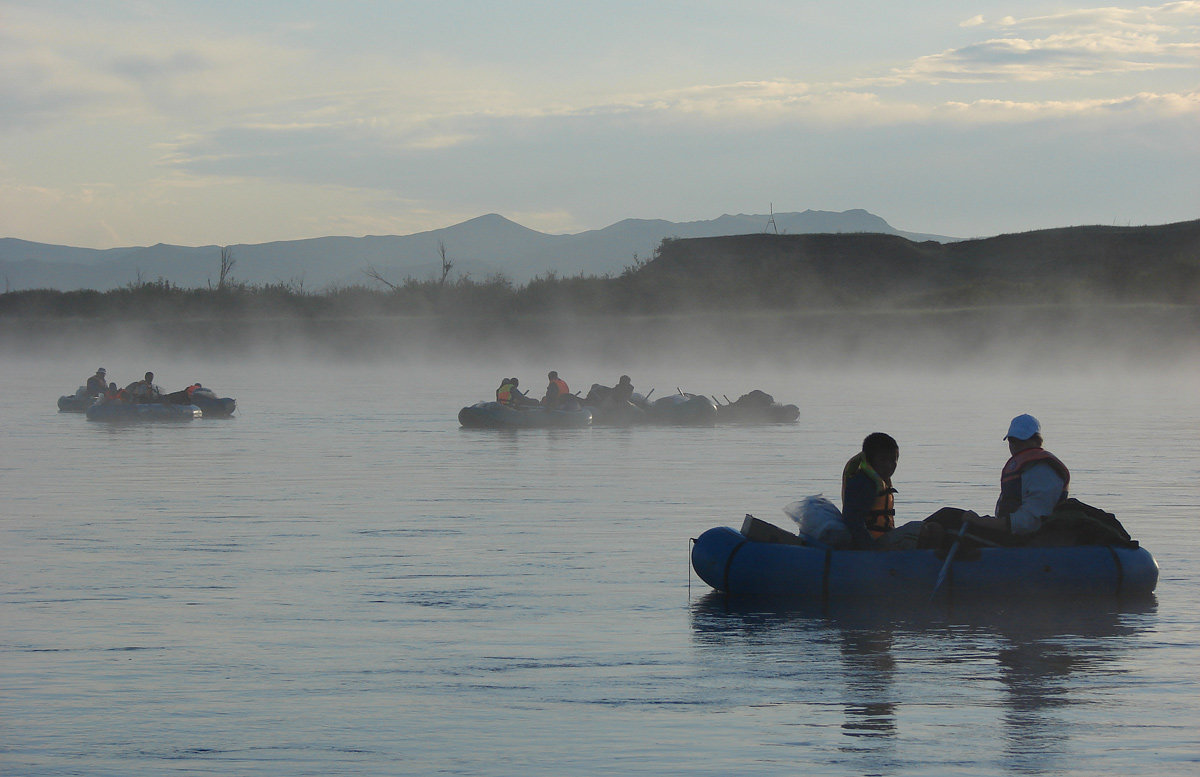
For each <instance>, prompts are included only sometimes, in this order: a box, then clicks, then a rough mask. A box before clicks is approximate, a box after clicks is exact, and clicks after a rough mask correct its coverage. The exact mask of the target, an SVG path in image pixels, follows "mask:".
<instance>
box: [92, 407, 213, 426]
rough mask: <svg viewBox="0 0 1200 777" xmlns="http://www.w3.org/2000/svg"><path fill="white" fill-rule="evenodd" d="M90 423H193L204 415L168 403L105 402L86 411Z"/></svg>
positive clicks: (197, 411) (198, 409) (195, 408)
mask: <svg viewBox="0 0 1200 777" xmlns="http://www.w3.org/2000/svg"><path fill="white" fill-rule="evenodd" d="M86 415H87V420H89V421H106V422H108V423H136V422H140V421H191V420H193V419H196V418H200V417H201V416H202V415H203V413H202V411H201V410H200V408H198V407H196V406H195V405H173V404H170V403H166V402H146V403H139V404H134V403H131V402H104V403H102V404H98V405H92V406H91V407H89V408H88V409H87V411H86Z"/></svg>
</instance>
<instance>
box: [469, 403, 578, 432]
mask: <svg viewBox="0 0 1200 777" xmlns="http://www.w3.org/2000/svg"><path fill="white" fill-rule="evenodd" d="M458 422H459V423H460V424H462V425H463V426H465V427H466V428H468V429H545V428H551V427H568V428H574V427H583V426H590V425H591V423H592V411H591V410H590V409H589V408H586V407H584V408H579V409H575V410H547V409H546V408H544V407H526V408H521V409H519V410H518V409H514V408H511V407H507V406H505V405H502V404H500V403H499V402H476V403H475V404H473V405H470V406H468V407H464V408H463V409H462V410H459V411H458Z"/></svg>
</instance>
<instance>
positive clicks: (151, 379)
mask: <svg viewBox="0 0 1200 777" xmlns="http://www.w3.org/2000/svg"><path fill="white" fill-rule="evenodd" d="M146 382H147V383H153V382H154V373H153V372H147V373H146Z"/></svg>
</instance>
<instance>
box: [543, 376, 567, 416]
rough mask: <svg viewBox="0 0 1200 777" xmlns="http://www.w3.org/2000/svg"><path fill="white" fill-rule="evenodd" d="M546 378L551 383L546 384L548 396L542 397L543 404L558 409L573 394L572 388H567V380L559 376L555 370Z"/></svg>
mask: <svg viewBox="0 0 1200 777" xmlns="http://www.w3.org/2000/svg"><path fill="white" fill-rule="evenodd" d="M546 380H548V381H549V383H548V384H547V385H546V396H544V397H542V404H543V405H545V406H546V407H548V408H550V409H551V410H558V409H560V408H562V406H563V405H564V403H566V401H567V397H569V396H571V389H569V388H567V382H566V381H565V380H563V379H562V378H560V377H558V373H557V372H555V371H554V370H551V371H550V372H549V373H547V374H546Z"/></svg>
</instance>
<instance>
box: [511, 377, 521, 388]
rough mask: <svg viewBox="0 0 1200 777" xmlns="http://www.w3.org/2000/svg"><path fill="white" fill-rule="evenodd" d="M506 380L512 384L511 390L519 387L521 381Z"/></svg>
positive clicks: (514, 379)
mask: <svg viewBox="0 0 1200 777" xmlns="http://www.w3.org/2000/svg"><path fill="white" fill-rule="evenodd" d="M508 380H509V382H510V383H512V384H513V388H516V387H517V386H520V385H521V381H519V380H517V379H516V378H509V379H508Z"/></svg>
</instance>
